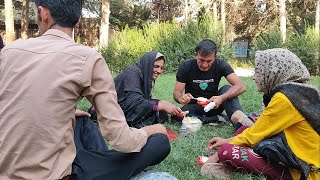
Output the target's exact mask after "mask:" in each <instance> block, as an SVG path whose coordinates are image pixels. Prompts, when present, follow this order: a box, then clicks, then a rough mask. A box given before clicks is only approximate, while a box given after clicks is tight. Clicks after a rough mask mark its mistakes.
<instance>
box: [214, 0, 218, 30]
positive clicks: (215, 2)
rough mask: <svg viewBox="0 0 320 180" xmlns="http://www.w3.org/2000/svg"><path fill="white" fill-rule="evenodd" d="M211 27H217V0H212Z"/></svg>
mask: <svg viewBox="0 0 320 180" xmlns="http://www.w3.org/2000/svg"><path fill="white" fill-rule="evenodd" d="M213 23H214V24H213V27H214V29H217V27H218V9H217V0H213Z"/></svg>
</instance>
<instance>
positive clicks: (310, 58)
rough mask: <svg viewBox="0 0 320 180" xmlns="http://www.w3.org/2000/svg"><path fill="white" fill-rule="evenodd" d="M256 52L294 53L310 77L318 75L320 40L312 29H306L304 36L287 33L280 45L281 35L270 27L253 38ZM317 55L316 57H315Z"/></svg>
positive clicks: (274, 28)
mask: <svg viewBox="0 0 320 180" xmlns="http://www.w3.org/2000/svg"><path fill="white" fill-rule="evenodd" d="M253 43H254V46H255V48H256V50H265V49H270V48H280V47H283V48H287V49H289V50H290V51H292V52H294V53H295V54H296V55H297V56H298V57H299V58H300V59H301V61H302V62H303V63H304V64H305V65H306V67H307V68H308V70H309V72H310V74H311V75H319V74H320V73H319V64H320V63H319V52H320V38H319V35H317V34H316V33H315V31H314V29H313V28H311V27H307V28H306V31H305V33H304V34H300V33H297V32H289V33H287V40H286V43H285V44H282V43H281V34H280V31H279V30H278V28H277V27H271V28H270V29H269V30H267V31H266V32H265V33H263V34H260V35H259V36H257V37H255V38H254V41H253ZM316 53H318V56H316Z"/></svg>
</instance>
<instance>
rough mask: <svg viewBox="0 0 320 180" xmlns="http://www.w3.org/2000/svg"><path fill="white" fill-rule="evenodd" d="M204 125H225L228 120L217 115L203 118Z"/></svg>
mask: <svg viewBox="0 0 320 180" xmlns="http://www.w3.org/2000/svg"><path fill="white" fill-rule="evenodd" d="M201 121H202V123H203V124H208V123H209V124H217V125H224V124H226V123H227V120H226V119H225V118H224V117H223V116H221V115H216V116H203V117H202V119H201Z"/></svg>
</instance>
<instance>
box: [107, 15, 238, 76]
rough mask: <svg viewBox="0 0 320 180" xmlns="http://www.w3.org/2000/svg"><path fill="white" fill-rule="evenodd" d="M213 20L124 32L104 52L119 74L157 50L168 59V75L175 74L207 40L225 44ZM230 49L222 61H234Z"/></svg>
mask: <svg viewBox="0 0 320 180" xmlns="http://www.w3.org/2000/svg"><path fill="white" fill-rule="evenodd" d="M212 24H213V21H212V18H209V17H204V18H202V20H201V21H200V22H194V21H190V22H188V24H187V25H186V26H184V25H180V24H175V23H169V22H164V23H159V24H149V25H146V26H144V27H143V29H137V28H129V27H126V28H124V30H123V31H121V32H120V33H119V34H117V35H114V36H112V37H110V39H109V44H108V47H106V48H104V49H101V53H102V55H103V57H104V58H105V59H106V62H107V64H108V65H109V68H110V70H111V71H112V73H113V74H117V73H119V72H121V71H122V70H123V69H125V68H126V67H127V66H129V65H130V64H132V63H133V62H136V61H138V60H139V59H140V57H141V56H142V55H143V54H145V53H146V52H148V51H151V50H156V51H159V52H161V53H163V54H164V55H165V56H166V60H167V61H166V71H167V72H175V71H176V70H177V68H178V66H179V64H180V62H181V61H183V60H185V59H189V58H193V57H194V49H195V46H196V45H197V43H198V42H199V41H201V40H202V39H205V38H210V39H212V40H214V41H215V42H216V43H217V44H218V45H219V44H221V43H222V40H221V38H220V37H221V31H218V30H214V29H213V25H212ZM229 47H230V45H229V44H226V45H225V46H224V47H223V51H221V52H219V53H218V54H219V57H220V58H221V57H222V58H225V59H228V58H230V57H232V51H231V50H230V48H229Z"/></svg>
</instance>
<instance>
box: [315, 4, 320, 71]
mask: <svg viewBox="0 0 320 180" xmlns="http://www.w3.org/2000/svg"><path fill="white" fill-rule="evenodd" d="M315 20H316V22H315V28H314V29H315V32H316V35H317V39H318V42H319V41H320V32H319V29H320V0H317V1H316V19H315ZM319 51H320V45H319V44H318V46H317V47H316V52H315V59H314V60H315V65H316V74H317V75H320V65H319V60H320V55H319V54H320V52H319Z"/></svg>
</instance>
